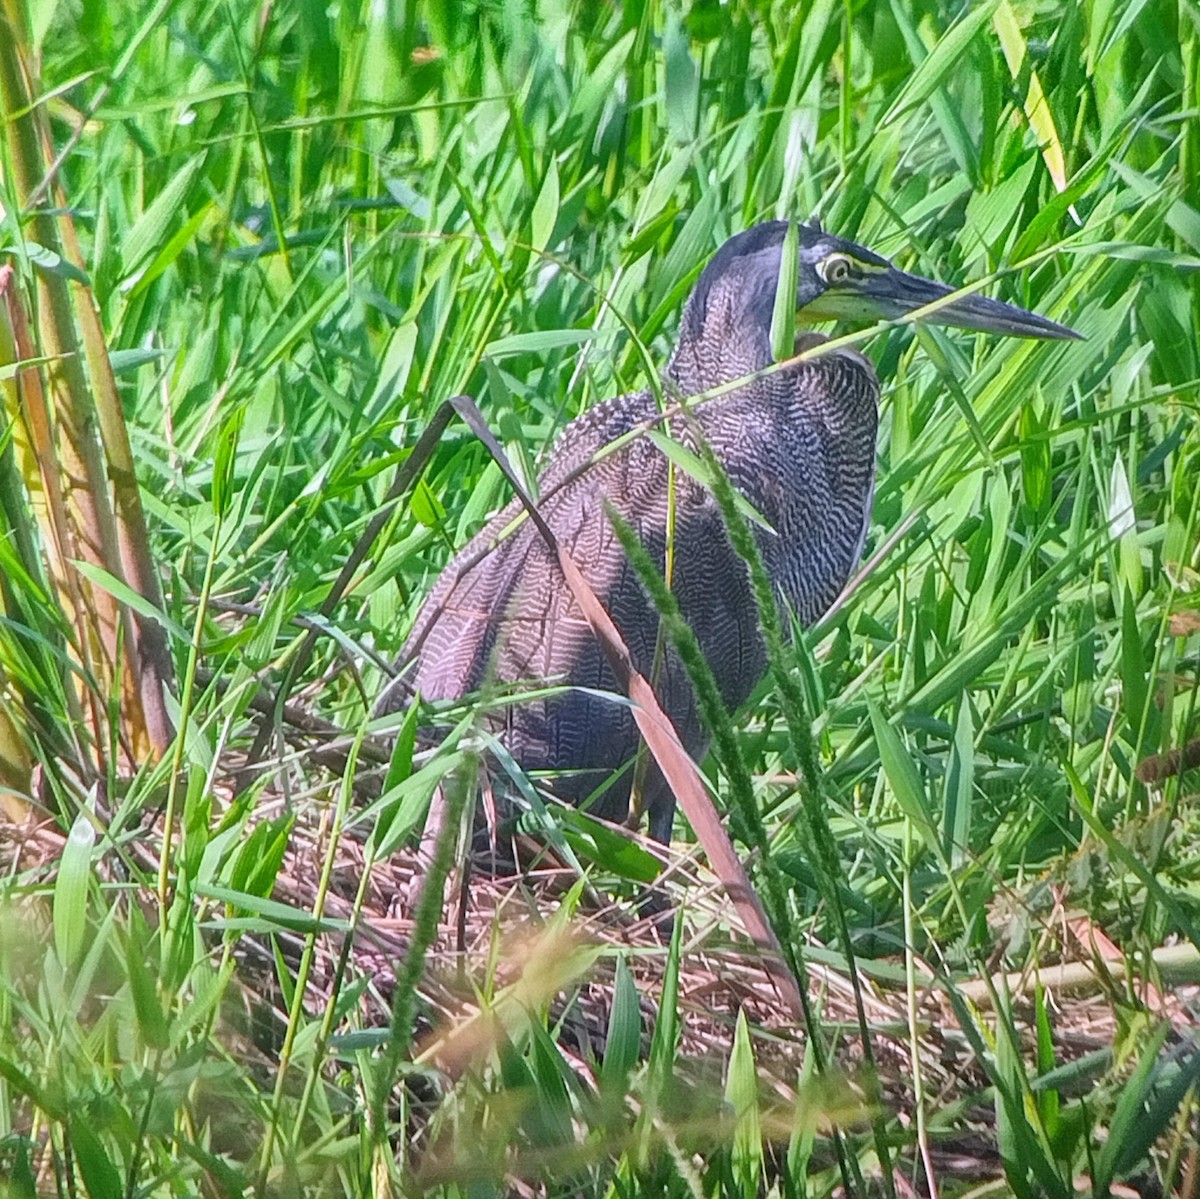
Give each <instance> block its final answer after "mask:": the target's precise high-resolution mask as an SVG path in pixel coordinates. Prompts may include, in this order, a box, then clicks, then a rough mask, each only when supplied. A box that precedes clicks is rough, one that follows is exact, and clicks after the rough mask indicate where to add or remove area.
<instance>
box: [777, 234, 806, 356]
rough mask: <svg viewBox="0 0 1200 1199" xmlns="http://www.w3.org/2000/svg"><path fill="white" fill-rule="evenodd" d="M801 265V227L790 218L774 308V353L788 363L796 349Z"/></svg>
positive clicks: (780, 264)
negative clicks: (797, 291)
mask: <svg viewBox="0 0 1200 1199" xmlns="http://www.w3.org/2000/svg"><path fill="white" fill-rule="evenodd" d="M799 264H800V227H799V226H798V225H797V224H796V222H795V221H791V220H789V221H788V227H787V233H786V234H784V238H783V250H782V251H781V257H780V260H779V281H778V282H777V283H776V284H775V306H774V308H773V309H772V311H771V356H772V357H773V358H774V359H775V361H776V362H785V361H786V360H787V359H789V358H791V357H792V356H793V355H794V354H795V352H796V273H797V271H798V269H799Z"/></svg>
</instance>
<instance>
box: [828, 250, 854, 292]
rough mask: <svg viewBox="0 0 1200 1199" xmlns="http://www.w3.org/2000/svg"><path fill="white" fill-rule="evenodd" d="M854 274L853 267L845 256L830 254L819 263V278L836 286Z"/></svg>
mask: <svg viewBox="0 0 1200 1199" xmlns="http://www.w3.org/2000/svg"><path fill="white" fill-rule="evenodd" d="M853 273H854V265H853V264H852V263H851V261H850V259H849V258H847V257H846V255H845V254H830V255H829V257H828V258H825V259H823V260H822V261H821V278H822V279H824V280H825V282H826V283H829V284H832V285H834V286H836V285H837V284H839V283H845V282H846V280H848V279H849V278H850V276H851V275H852V274H853Z"/></svg>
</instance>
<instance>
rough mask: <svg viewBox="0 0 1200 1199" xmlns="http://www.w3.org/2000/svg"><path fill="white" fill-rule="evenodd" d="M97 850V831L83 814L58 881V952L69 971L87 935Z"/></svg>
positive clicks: (68, 843)
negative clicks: (88, 912)
mask: <svg viewBox="0 0 1200 1199" xmlns="http://www.w3.org/2000/svg"><path fill="white" fill-rule="evenodd" d="M95 846H96V827H95V825H94V824H93V822H92V817H91V815H90V814H89V813H87V812H80V813H79V815H78V816H76V817H75V823H74V824H72V825H71V831H70V833H69V834H68V835H67V840H66V844H65V845H64V846H63V851H62V856H61V857H60V858H59V860H58V877H57V878H56V879H55V881H54V908H53V911H54V948H55V951H56V952H57V954H58V960H59V961H60V962H61V963H62V965H63V967H64V968H65V969H67V970H70V969H71V968H72V967H73V966H74V965H75V964H76V963H77V962H78V960H79V957H80V954H81V953H82V952H83V948H84V939H85V937H86V935H87V909H88V889H89V886H90V884H91V879H92V851H93V850H94V849H95Z"/></svg>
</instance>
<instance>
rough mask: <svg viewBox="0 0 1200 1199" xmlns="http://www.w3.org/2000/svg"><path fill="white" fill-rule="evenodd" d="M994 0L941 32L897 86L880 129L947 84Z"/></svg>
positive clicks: (994, 3)
mask: <svg viewBox="0 0 1200 1199" xmlns="http://www.w3.org/2000/svg"><path fill="white" fill-rule="evenodd" d="M997 2H998V0H987V2H986V3H984V4H981V5H980V6H979V7H978V8H972V9H970V10H969V11H968V12H967V14H966V16H964V17H963V18H962V20H960V21H958V22H957V23H956V24H954V25H952V26H951V27H950V29H949V30H948V31H947V32H946V33H945V34H943V35H942V37H941V38H940V39H939V41H938V43H937V45H936V46H934V48H933V49H932V50H931V51H930V52H929V56H928V57H927V58H926V59H925V61H924V62H922V63H919V64H918V65H917V68H916V70H915V71H913V72H912V74H910V75H909V76H908V78H907V80H906V82H905V84H904V86H903V87H902V88H901V89H900V94H899V95H898V96H897V97H896V98H895V99H894V100H893V101H892V103H891V106H890V107H889V108H888V110H887V112H886V113H885V114H884V117H883V120H882V121H880V123H879V124H880V128H884V127H886V126H888V125H890V124H891V123H892V122H893V121H895V120H896V119H897V118H898V117H900V116H901V115H902V114H903V113H905V112H907V111H908V110H909V109H911V108H913V107H915V106H916V105H917V104H920V103H921V101H922V100H924V99H926V98H927V97H929V96H931V95H932V94H933V92H934V91H935V90H936V89H937V88H939V87H941V86H942V85H943V84H945V83H947V82H948V80H949V79H950V76H951V73H952V72H953V71H954V69H955V67H956V66H957V65H958V62H959V59H961V58H962V56H963V55H964V54H965V53H966V52H967V50H968V49H969V47H970V45H971V43H972V42H973V41H974V40H975V37H976V35H977V34H978V33H979V31H980V29H981V28H982V27H983V26H984V25H985V24H987V22H988V21H989V20H990V19H991V16H992V13H993V12H995V10H996V5H997Z"/></svg>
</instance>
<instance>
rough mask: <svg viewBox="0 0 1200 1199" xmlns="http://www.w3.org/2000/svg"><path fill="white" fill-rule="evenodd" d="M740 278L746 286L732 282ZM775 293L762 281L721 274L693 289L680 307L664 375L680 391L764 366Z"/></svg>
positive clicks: (688, 392)
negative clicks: (699, 291) (697, 291)
mask: <svg viewBox="0 0 1200 1199" xmlns="http://www.w3.org/2000/svg"><path fill="white" fill-rule="evenodd" d="M737 282H742V283H744V284H745V286H736V285H734V284H735V283H737ZM773 306H774V293H773V292H771V293H770V294H768V292H767V289H766V288H765V287H764V286H762V285H761V284H756V283H755V282H754V281H752V280H750V279H749V278H747V279H745V280H731V279H723V280H722V281H721V284H720V285H718V286H717V287H714V288H712V289H711V290H709V291H707V292H706V293H704V294H703V296H701V295H693V296H692V298H691V300H689V302H688V305H687V308H686V309H685V310H684V313H683V321H682V324H681V326H680V330H679V342H678V344H677V346H676V348H675V353H674V354H672V355H671V360H670V362H669V363H668V364H667V372H666V373H667V378H668V379H669V380H670V381H671V382H672V383H674V384H676V386H678V387H679V389H680V391H681V392H682V393H683V394H684V395H685V396H694V395H700V394H701V393H702V392H706V391H710V390H712V389H713V388H715V387H721V386H722V385H724V384H726V383H732V382H733V381H734V380H735V379H742V378H745V376H747V375H752V374H754V373H755V372H756V371H761V370H765V369H766V368H767V367H769V366H770V365H771V364H772V362H773V361H774V359H773V357H772V354H771V335H770V329H771V309H772V308H773Z"/></svg>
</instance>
